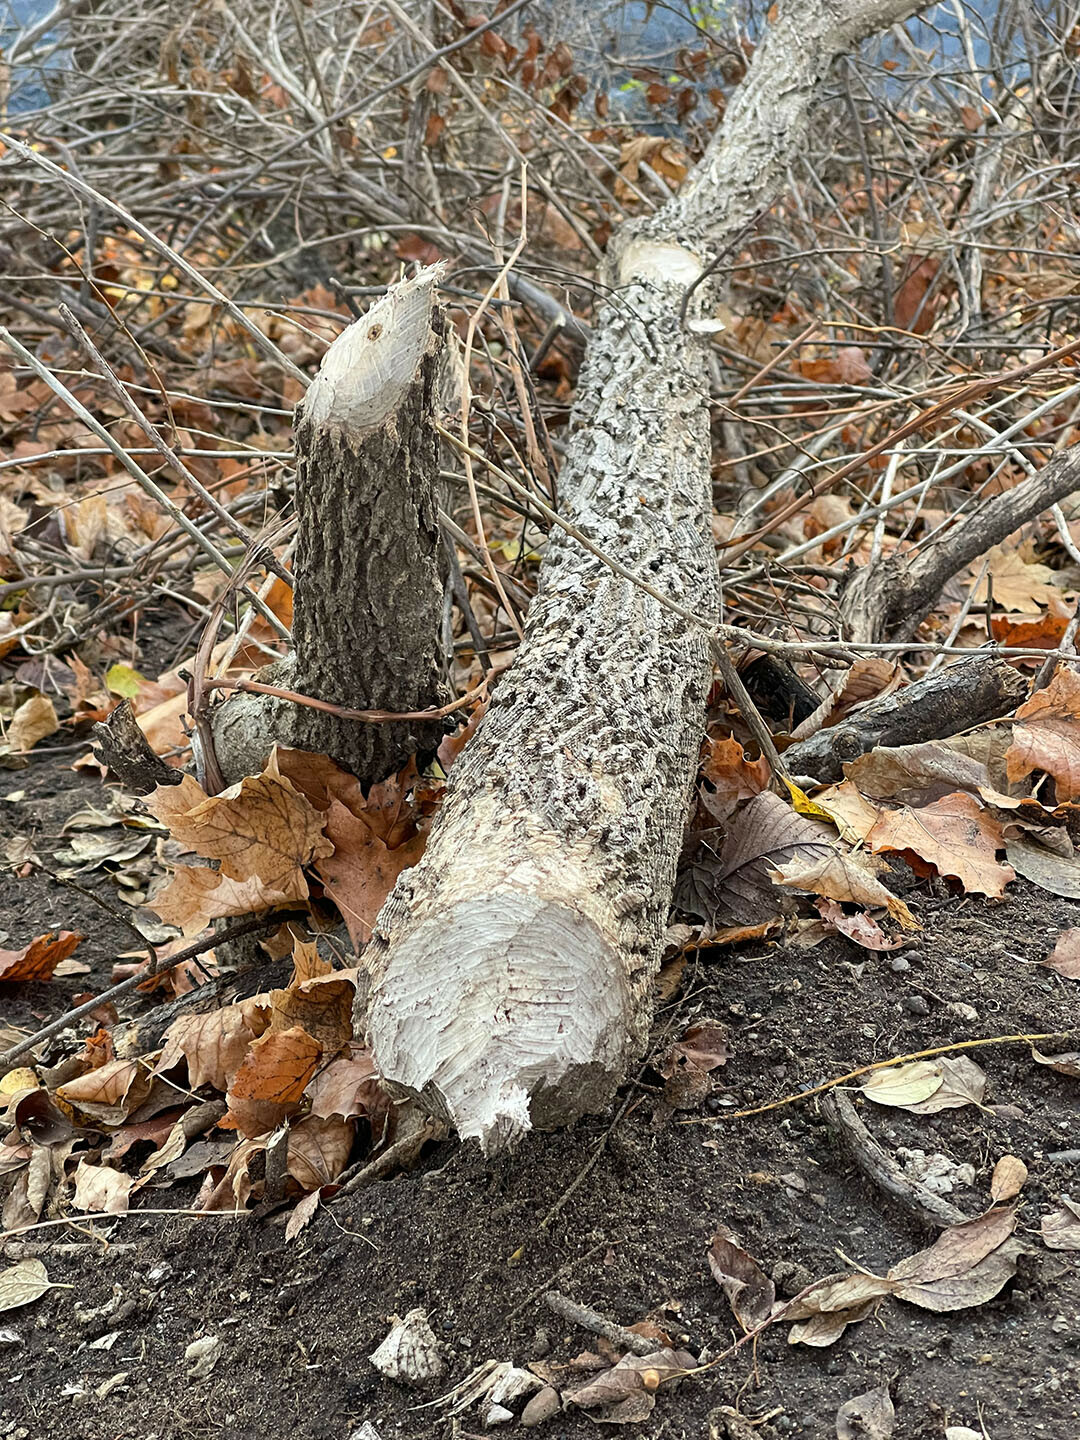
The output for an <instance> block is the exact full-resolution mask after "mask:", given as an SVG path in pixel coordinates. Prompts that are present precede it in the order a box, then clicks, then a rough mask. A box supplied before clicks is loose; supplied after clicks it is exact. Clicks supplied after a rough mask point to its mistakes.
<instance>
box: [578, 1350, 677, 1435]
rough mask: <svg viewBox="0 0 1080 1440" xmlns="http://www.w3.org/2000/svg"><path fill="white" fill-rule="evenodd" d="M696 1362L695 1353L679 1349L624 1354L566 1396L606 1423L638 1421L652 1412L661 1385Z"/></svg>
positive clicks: (623, 1423) (580, 1407) (673, 1378)
mask: <svg viewBox="0 0 1080 1440" xmlns="http://www.w3.org/2000/svg"><path fill="white" fill-rule="evenodd" d="M695 1363H696V1362H695V1361H694V1358H693V1356H691V1355H688V1354H686V1353H684V1352H682V1351H678V1350H669V1349H662V1350H657V1351H655V1352H654V1353H653V1354H652V1355H624V1356H623V1357H622V1359H621V1360H620V1361H619V1362H618V1364H616V1365H613V1366H612V1368H611V1369H610V1370H605V1371H604V1373H603V1374H601V1375H598V1376H597V1377H596V1379H595V1380H590V1381H589V1382H588V1383H587V1384H585V1385H582V1386H580V1387H579V1388H578V1389H577V1390H573V1391H571V1392H570V1393H569V1394H568V1395H566V1397H565V1398H566V1399H567V1400H568V1401H569V1402H570V1404H572V1405H576V1406H577V1407H578V1408H579V1409H581V1410H588V1411H589V1413H590V1415H591V1416H592V1418H593V1419H594V1420H597V1421H600V1422H602V1423H603V1424H605V1425H638V1424H640V1423H641V1422H642V1421H643V1420H646V1419H647V1418H648V1417H649V1415H650V1414H651V1413H652V1410H653V1406H654V1405H655V1404H656V1398H655V1397H656V1391H657V1390H658V1389H659V1388H660V1386H661V1385H663V1384H667V1383H669V1382H670V1381H672V1380H675V1379H677V1378H678V1377H679V1376H680V1375H684V1374H686V1372H687V1371H688V1370H691V1369H693V1368H694V1365H695Z"/></svg>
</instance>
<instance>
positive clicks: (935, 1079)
mask: <svg viewBox="0 0 1080 1440" xmlns="http://www.w3.org/2000/svg"><path fill="white" fill-rule="evenodd" d="M941 1083H942V1074H941V1066H940V1065H939V1064H938V1063H937V1062H936V1061H933V1060H911V1061H909V1062H908V1063H907V1064H906V1065H892V1066H889V1068H888V1069H885V1070H875V1071H874V1073H873V1074H872V1075H871V1076H870V1077H869V1079H868V1080H866V1081H864V1083H863V1084H862V1085H861V1086H860V1087H859V1088H860V1089H861V1090H862V1093H863V1094H864V1095H865V1096H866V1098H867V1099H868V1100H873V1101H874V1103H875V1104H877V1105H895V1106H897V1107H899V1108H900V1109H902V1110H906V1109H907V1108H908V1107H909V1106H911V1105H918V1104H920V1103H921V1102H922V1101H924V1100H928V1099H929V1098H930V1096H931V1095H933V1094H935V1093H936V1091H938V1090H940V1089H941Z"/></svg>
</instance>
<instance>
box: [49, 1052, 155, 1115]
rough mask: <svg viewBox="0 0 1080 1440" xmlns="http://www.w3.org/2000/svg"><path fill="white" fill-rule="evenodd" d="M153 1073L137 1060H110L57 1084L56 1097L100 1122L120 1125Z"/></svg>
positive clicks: (140, 1098) (143, 1093) (145, 1093)
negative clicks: (61, 1083) (72, 1078)
mask: <svg viewBox="0 0 1080 1440" xmlns="http://www.w3.org/2000/svg"><path fill="white" fill-rule="evenodd" d="M152 1082H153V1073H152V1071H151V1070H150V1067H149V1066H148V1065H147V1064H145V1063H143V1062H141V1061H139V1060H110V1061H108V1062H107V1063H106V1064H104V1065H100V1066H99V1067H98V1068H97V1069H96V1070H90V1071H88V1072H87V1073H86V1074H85V1075H80V1076H78V1077H77V1078H76V1079H74V1080H69V1081H67V1082H66V1083H65V1084H63V1085H58V1086H57V1088H56V1095H57V1098H58V1099H60V1100H63V1101H65V1102H66V1104H68V1105H72V1106H74V1107H75V1109H76V1110H79V1111H81V1113H82V1114H83V1115H85V1116H87V1117H88V1118H89V1119H91V1120H97V1121H100V1123H101V1124H103V1125H120V1124H121V1123H122V1122H123V1121H124V1120H126V1119H127V1117H128V1116H129V1115H130V1114H132V1113H133V1112H134V1111H135V1110H137V1109H138V1108H139V1106H140V1105H142V1103H143V1102H144V1101H145V1099H146V1097H147V1096H148V1095H149V1093H150V1086H151V1084H152Z"/></svg>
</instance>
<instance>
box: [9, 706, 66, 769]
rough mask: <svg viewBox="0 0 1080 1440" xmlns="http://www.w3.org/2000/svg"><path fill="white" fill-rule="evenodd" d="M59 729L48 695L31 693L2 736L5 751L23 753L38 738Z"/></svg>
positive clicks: (16, 753)
mask: <svg viewBox="0 0 1080 1440" xmlns="http://www.w3.org/2000/svg"><path fill="white" fill-rule="evenodd" d="M59 729H60V721H59V720H58V719H57V718H56V710H55V708H54V706H53V702H52V701H51V700H50V699H49V697H48V696H47V695H41V694H35V695H31V696H30V698H29V700H24V701H23V703H22V704H21V705H20V706H19V708H18V709H17V710H16V711H15V714H14V715H13V716H12V717H11V721H10V723H9V725H8V727H7V734H6V736H5V737H4V744H5V748H6V751H7V753H9V754H12V755H22V754H25V753H26V751H27V750H32V749H33V748H34V746H35V745H36V744H37V743H38V741H39V740H44V739H45V738H46V736H48V735H55V733H56V732H57V730H59Z"/></svg>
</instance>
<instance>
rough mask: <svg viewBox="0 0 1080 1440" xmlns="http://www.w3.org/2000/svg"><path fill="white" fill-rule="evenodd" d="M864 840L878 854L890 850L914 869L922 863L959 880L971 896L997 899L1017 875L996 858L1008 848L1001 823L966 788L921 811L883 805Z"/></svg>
mask: <svg viewBox="0 0 1080 1440" xmlns="http://www.w3.org/2000/svg"><path fill="white" fill-rule="evenodd" d="M865 838H866V843H867V844H868V845H869V847H870V849H871V850H872V851H873V852H874V853H875V854H880V853H881V852H883V851H890V852H894V853H900V854H904V855H906V856H908V857H909V858H911V857H914V868H915V869H916V870H918V869H919V868H920V867H919V862H920V861H923V862H925V864H926V865H929V866H931V867H932V868H933V869H935V870H936V871H937V872H938V874H939V875H949V876H953V877H954V878H955V879H957V880H959V881H960V883H961V885H962V886H963V887H964V889H965V890H966V891H968V892H969V894H978V895H993V896H995V897H997V896H1000V895H1002V894H1003V893H1004V890H1005V886H1006V885H1008V884H1009V882H1010V881H1012V880H1015V879H1016V872H1015V871H1014V870H1013V869H1012V867H1011V866H1009V865H1002V864H1000V863H999V862H998V859H997V852H998V851H999V850H1004V848H1005V836H1004V834H1003V832H1002V829H1001V825H1000V824H999V822H998V821H997V820H995V819H994V817H993V816H992V815H991V814H990V813H989V812H988V811H987V810H984V809H983V808H982V806H980V805H979V803H978V801H977V800H975V799H974V798H973V797H972V796H970V795H966V794H964V793H963V792H959V791H958V792H957V793H956V794H953V795H946V796H944V797H943V798H942V799H941V800H935V801H933V802H932V803H931V804H929V805H924V806H922V807H921V808H920V809H918V810H912V809H910V808H909V807H908V806H903V807H902V808H900V809H899V810H886V809H879V810H878V818H877V820H876V821H875V822H874V825H873V827H872V828H871V830H870V832H869V833H868V835H867V836H866V837H865ZM923 873H925V870H924V871H923Z"/></svg>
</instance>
